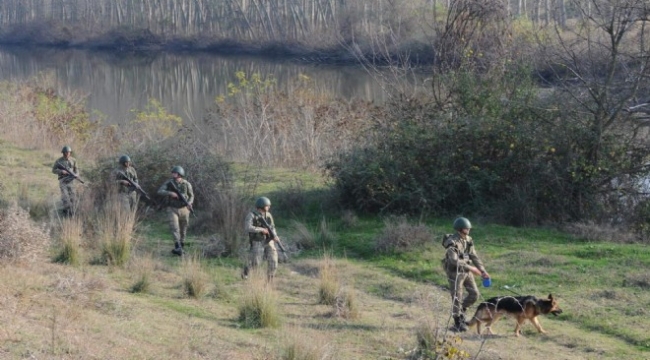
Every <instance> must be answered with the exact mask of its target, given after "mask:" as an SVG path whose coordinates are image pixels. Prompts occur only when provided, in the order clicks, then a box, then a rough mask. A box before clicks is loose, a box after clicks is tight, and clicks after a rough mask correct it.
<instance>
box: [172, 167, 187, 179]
mask: <svg viewBox="0 0 650 360" xmlns="http://www.w3.org/2000/svg"><path fill="white" fill-rule="evenodd" d="M172 172H173V173H177V174H178V175H180V176H181V177H185V170H183V168H182V167H180V166H174V167H173V168H172Z"/></svg>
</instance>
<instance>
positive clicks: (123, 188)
mask: <svg viewBox="0 0 650 360" xmlns="http://www.w3.org/2000/svg"><path fill="white" fill-rule="evenodd" d="M122 174H124V175H122ZM113 176H114V178H115V183H116V184H117V186H118V189H119V192H120V193H130V192H132V191H135V188H134V187H133V186H131V185H125V184H122V180H125V179H124V176H126V177H127V178H128V179H129V180H131V181H133V182H134V183H136V184H137V183H138V173H137V172H136V171H135V169H134V168H133V167H132V166H129V167H127V168H124V166H119V167H117V168H116V169H115V170H113Z"/></svg>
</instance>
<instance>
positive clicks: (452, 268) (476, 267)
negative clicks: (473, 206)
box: [442, 217, 490, 332]
mask: <svg viewBox="0 0 650 360" xmlns="http://www.w3.org/2000/svg"><path fill="white" fill-rule="evenodd" d="M471 228H472V224H471V223H470V222H469V220H468V219H466V218H464V217H459V218H457V219H456V220H454V230H456V233H455V234H449V235H445V237H444V238H443V241H442V245H443V246H444V247H445V248H446V249H447V251H446V252H445V259H444V267H445V272H446V273H447V280H448V281H449V292H450V293H451V300H452V315H453V317H454V330H455V331H458V332H461V331H467V324H466V319H465V312H466V310H467V308H468V307H470V306H472V304H474V303H475V302H476V300H478V297H479V292H478V287H477V286H476V281H474V275H480V276H481V277H483V278H484V279H489V278H490V274H488V273H487V271H486V270H485V267H484V266H483V262H482V261H481V259H480V258H479V257H478V254H477V253H476V249H474V241H473V240H472V238H471V237H470V236H469V231H470V229H471ZM463 288H465V289H466V290H467V297H465V298H463ZM461 303H462V305H461Z"/></svg>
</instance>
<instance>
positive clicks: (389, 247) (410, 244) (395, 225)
mask: <svg viewBox="0 0 650 360" xmlns="http://www.w3.org/2000/svg"><path fill="white" fill-rule="evenodd" d="M432 236H433V235H432V234H431V231H430V230H429V228H428V227H427V226H426V225H424V224H410V223H409V222H408V220H407V219H406V217H403V216H400V217H390V218H388V219H386V220H385V221H384V231H383V232H382V234H381V235H379V237H378V238H377V243H376V245H375V249H376V250H377V251H379V252H382V253H391V252H402V251H407V250H411V249H413V248H416V247H418V246H422V245H424V244H426V243H427V242H429V241H431V237H432Z"/></svg>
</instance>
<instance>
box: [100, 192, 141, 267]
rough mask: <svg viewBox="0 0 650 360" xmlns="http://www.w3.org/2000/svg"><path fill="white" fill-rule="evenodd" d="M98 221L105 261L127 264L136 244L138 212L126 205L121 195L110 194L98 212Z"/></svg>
mask: <svg viewBox="0 0 650 360" xmlns="http://www.w3.org/2000/svg"><path fill="white" fill-rule="evenodd" d="M96 223H97V235H98V237H99V243H100V244H101V247H102V259H103V261H104V262H105V263H106V264H108V265H115V266H123V265H125V264H126V263H127V262H128V261H129V258H130V257H131V250H132V249H133V247H134V246H135V244H134V236H133V235H134V233H135V227H136V213H135V212H134V211H131V210H130V209H128V207H125V206H124V204H123V203H122V202H121V199H120V198H119V195H114V196H109V197H108V198H107V199H106V202H105V203H104V206H103V208H102V209H99V210H98V211H97V212H96Z"/></svg>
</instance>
